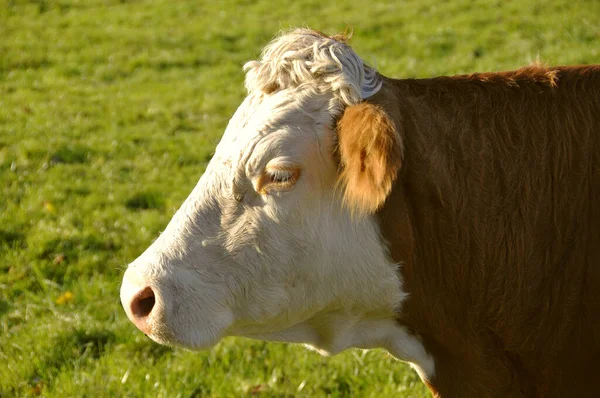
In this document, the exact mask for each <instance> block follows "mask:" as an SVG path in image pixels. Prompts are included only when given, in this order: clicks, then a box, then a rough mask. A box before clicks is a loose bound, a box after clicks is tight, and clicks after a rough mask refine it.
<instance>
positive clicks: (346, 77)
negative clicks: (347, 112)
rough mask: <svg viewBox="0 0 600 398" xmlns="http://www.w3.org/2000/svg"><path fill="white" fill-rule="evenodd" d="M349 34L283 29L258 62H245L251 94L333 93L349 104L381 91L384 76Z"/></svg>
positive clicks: (343, 103)
mask: <svg viewBox="0 0 600 398" xmlns="http://www.w3.org/2000/svg"><path fill="white" fill-rule="evenodd" d="M346 40H347V36H345V35H338V36H333V37H330V36H327V35H325V34H323V33H320V32H317V31H315V30H311V29H305V28H300V29H294V30H292V31H289V32H283V33H282V34H281V35H279V36H278V37H276V38H275V39H273V41H271V42H270V43H269V44H268V45H267V46H266V47H265V48H264V50H263V52H262V56H261V58H260V60H258V61H250V62H248V63H246V64H245V65H244V71H246V73H247V74H246V89H247V90H248V92H249V93H252V92H255V91H257V90H258V91H261V92H264V93H267V94H269V93H272V92H275V91H278V90H282V89H290V88H291V89H293V88H297V87H301V88H302V89H308V90H314V91H315V92H318V93H325V92H332V93H333V95H334V97H335V98H336V99H337V100H339V101H340V102H341V104H340V105H342V106H344V105H345V106H347V105H353V104H356V103H358V102H360V101H361V100H362V99H364V98H368V97H370V96H372V95H374V94H375V93H377V92H378V91H379V89H380V88H381V77H380V76H379V74H378V73H377V71H376V70H375V69H374V68H372V67H370V66H368V65H366V64H365V63H364V62H363V61H362V59H361V58H360V57H359V56H358V55H357V54H356V53H355V52H354V50H352V48H351V47H350V46H349V45H348V44H347V43H346Z"/></svg>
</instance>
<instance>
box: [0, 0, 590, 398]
mask: <svg viewBox="0 0 600 398" xmlns="http://www.w3.org/2000/svg"><path fill="white" fill-rule="evenodd" d="M390 3H391V4H390ZM547 3H551V4H547ZM598 15H600V6H599V3H598V2H594V1H565V0H557V1H553V2H546V3H544V2H539V1H519V2H517V1H499V0H498V1H476V2H472V1H467V0H457V1H448V2H439V1H435V0H423V1H406V2H382V1H375V2H369V3H365V2H323V1H316V0H304V1H296V2H290V3H288V4H284V3H275V2H272V1H266V0H258V1H232V0H226V1H221V2H197V1H176V2H175V1H166V0H162V1H110V0H105V1H104V0H94V1H91V0H85V1H84V0H79V1H77V0H56V1H52V0H46V1H44V0H38V1H21V0H5V1H4V2H0V363H2V364H3V365H2V366H0V396H2V397H5V396H28V395H40V394H43V395H44V396H54V397H67V396H165V397H166V396H169V397H172V396H181V397H188V396H208V395H214V396H239V395H251V394H261V395H265V396H296V395H300V396H302V395H303V396H326V395H330V396H373V397H382V396H386V397H387V396H398V397H408V396H415V397H420V396H424V395H425V394H426V392H425V389H424V387H423V386H422V384H421V383H420V382H419V381H418V378H417V376H416V374H415V373H414V372H413V371H412V370H410V369H409V368H408V367H407V366H405V365H404V364H402V363H400V362H397V361H395V360H393V359H392V358H390V357H389V356H388V355H387V354H386V353H384V352H381V351H373V352H369V353H366V352H362V351H349V352H346V353H343V354H341V355H339V356H336V357H333V358H322V357H320V356H318V355H317V354H315V353H312V352H309V351H307V350H305V349H304V348H302V347H299V346H293V345H283V344H275V343H262V342H255V341H250V340H245V339H226V340H225V341H224V342H222V343H221V344H219V345H218V346H217V347H216V348H215V349H214V350H212V351H210V352H201V353H192V352H188V351H185V350H180V349H170V348H165V347H162V346H159V345H156V344H154V343H152V342H150V341H149V340H148V339H146V338H145V337H144V336H143V335H142V334H141V333H140V332H138V331H136V330H135V329H134V327H133V326H132V325H131V324H130V323H129V322H128V321H127V319H126V317H125V314H124V313H123V311H122V309H121V307H120V304H119V300H118V290H119V283H120V276H121V274H122V271H123V270H124V268H125V266H126V264H127V263H128V262H129V261H131V260H133V259H134V258H135V257H136V256H137V255H138V254H140V253H141V252H142V250H143V249H144V248H145V247H147V245H148V244H150V243H151V242H152V241H153V239H155V238H156V236H157V235H158V233H159V232H160V231H161V230H162V229H163V228H164V227H165V225H166V223H167V222H168V220H169V219H170V217H171V216H172V214H173V213H174V211H175V210H176V209H177V207H178V206H179V204H180V203H181V202H182V201H183V199H184V198H185V197H186V195H187V194H188V192H189V191H190V190H191V189H192V187H193V186H194V185H195V183H196V182H197V180H198V178H199V176H200V175H201V174H202V172H203V170H204V168H205V166H206V163H207V162H208V160H209V159H210V156H211V153H212V151H213V149H214V146H215V145H216V143H217V141H218V138H219V136H220V135H221V133H222V131H223V130H224V127H225V125H226V123H227V121H228V119H229V117H230V115H231V114H232V113H233V111H234V110H235V108H236V106H237V105H238V104H239V103H240V102H241V100H242V98H243V96H244V89H243V74H242V71H241V66H242V65H243V63H244V62H245V61H247V60H249V59H253V58H255V57H256V56H257V55H258V54H259V52H260V50H261V48H262V46H263V45H264V44H265V43H266V42H267V41H268V40H269V39H270V38H271V37H272V35H273V34H274V33H275V32H277V31H278V30H279V29H281V28H289V27H291V26H299V25H308V26H311V27H314V28H317V29H320V30H323V31H326V32H338V31H343V30H345V29H346V28H347V27H348V26H352V27H354V28H355V34H354V38H353V44H354V47H355V48H356V49H357V51H358V52H359V53H360V54H361V55H362V56H363V57H364V58H365V59H366V60H367V61H368V62H370V63H372V64H376V65H377V66H378V68H379V69H380V70H381V71H382V72H383V73H384V74H387V75H389V76H398V77H420V76H432V75H438V74H454V73H467V72H474V71H487V70H501V69H511V68H516V67H519V66H522V65H525V64H527V63H529V62H530V61H533V60H535V59H537V58H539V59H541V60H542V61H545V62H547V63H550V64H575V63H598V62H600V53H599V51H600V48H599V47H598V43H600V26H599V19H598Z"/></svg>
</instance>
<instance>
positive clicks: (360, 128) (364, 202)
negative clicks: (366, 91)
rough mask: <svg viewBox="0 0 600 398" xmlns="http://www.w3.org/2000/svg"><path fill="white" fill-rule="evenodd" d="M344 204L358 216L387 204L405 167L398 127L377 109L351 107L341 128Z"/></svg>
mask: <svg viewBox="0 0 600 398" xmlns="http://www.w3.org/2000/svg"><path fill="white" fill-rule="evenodd" d="M337 133H338V134H337V135H338V153H339V157H340V174H339V178H338V183H339V186H340V187H341V189H342V190H343V200H344V203H345V204H346V205H347V206H348V207H349V208H350V209H352V210H353V211H356V212H357V213H358V214H365V213H366V214H368V213H373V212H375V211H376V210H377V209H378V208H379V207H380V206H381V205H382V204H383V202H384V201H385V198H386V197H387V196H388V194H389V193H390V191H391V189H392V185H393V183H394V181H395V180H396V175H397V174H398V170H400V166H401V164H402V142H401V140H400V136H399V135H398V132H397V131H396V128H395V127H394V123H393V122H392V121H391V120H390V119H389V117H388V116H387V115H386V113H385V111H384V110H383V109H382V108H381V107H380V106H377V105H372V104H369V103H361V104H358V105H353V106H349V107H347V108H346V109H345V111H344V114H343V115H342V117H341V119H340V120H339V122H338V125H337Z"/></svg>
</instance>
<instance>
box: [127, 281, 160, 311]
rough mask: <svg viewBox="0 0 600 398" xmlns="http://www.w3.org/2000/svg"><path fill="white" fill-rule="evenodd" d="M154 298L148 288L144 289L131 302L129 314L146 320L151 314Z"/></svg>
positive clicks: (152, 292)
mask: <svg viewBox="0 0 600 398" xmlns="http://www.w3.org/2000/svg"><path fill="white" fill-rule="evenodd" d="M155 303H156V298H155V296H154V291H153V290H152V288H151V287H150V286H148V287H146V288H144V290H142V291H141V292H139V293H138V294H136V296H135V297H134V298H133V300H132V301H131V313H132V314H133V316H135V317H136V318H146V317H147V316H148V315H150V313H151V312H152V308H154V304H155Z"/></svg>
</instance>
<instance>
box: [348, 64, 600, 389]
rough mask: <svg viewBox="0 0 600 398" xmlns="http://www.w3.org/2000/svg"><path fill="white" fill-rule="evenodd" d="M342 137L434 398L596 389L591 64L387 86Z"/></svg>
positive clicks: (598, 163) (599, 266)
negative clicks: (429, 371) (428, 361)
mask: <svg viewBox="0 0 600 398" xmlns="http://www.w3.org/2000/svg"><path fill="white" fill-rule="evenodd" d="M386 115H387V117H386ZM388 117H389V119H388ZM393 126H397V127H398V129H397V130H396V129H394V128H393ZM339 132H340V149H341V158H342V163H343V166H344V167H343V174H342V178H344V179H345V181H346V182H345V184H346V195H347V200H348V201H349V202H351V203H352V204H353V206H354V207H358V208H361V209H365V210H367V211H373V210H374V209H377V208H379V207H380V204H381V202H382V200H383V198H384V197H386V196H387V200H386V202H385V204H384V205H383V207H381V208H380V210H379V212H378V213H377V214H378V218H379V222H380V226H381V231H382V234H383V237H384V238H385V240H386V241H387V242H389V247H390V253H391V256H392V258H393V259H394V261H397V262H399V263H402V264H403V266H402V268H401V272H402V276H403V279H404V288H405V289H406V291H407V292H408V293H409V297H408V299H407V300H406V301H405V302H404V304H403V306H402V311H401V313H399V314H398V322H399V323H401V324H403V325H405V326H406V327H408V328H409V329H411V330H412V331H414V333H415V334H418V335H419V336H421V338H422V340H423V343H424V345H425V347H426V349H427V350H428V352H429V353H430V354H431V355H432V356H433V358H434V360H435V366H436V372H435V376H434V377H432V378H431V380H428V383H429V385H430V388H431V390H432V392H433V393H434V395H435V396H441V397H567V396H580V397H591V396H597V395H598V392H597V391H596V390H597V388H596V386H595V382H596V377H597V374H598V372H599V371H600V66H589V67H572V68H566V67H562V68H552V69H545V68H542V67H540V66H532V67H528V68H524V69H520V70H518V71H515V72H504V73H487V74H474V75H470V76H455V77H440V78H435V79H423V80H410V79H409V80H391V79H385V80H384V86H383V88H382V90H381V91H380V93H378V94H377V95H375V96H374V97H372V98H370V99H369V100H368V101H367V103H366V104H363V105H359V106H356V107H352V108H349V109H348V111H347V112H346V114H345V115H344V117H343V118H342V120H341V121H340V128H339ZM386 135H387V136H386ZM400 143H402V146H403V153H404V158H403V159H402V158H401V155H400V149H401V146H400ZM373 148H374V149H373ZM361 154H364V156H363V155H361ZM392 156H393V157H395V158H391V157H392ZM401 161H402V168H400V163H401ZM385 167H388V168H389V169H387V170H384V168H385ZM361 171H362V172H361ZM396 172H397V179H396V181H395V183H394V179H395V178H396V175H395V174H396ZM392 173H393V174H392ZM392 184H393V188H392V189H391V192H390V186H391V185H392ZM388 193H389V194H388ZM369 195H370V197H369Z"/></svg>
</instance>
